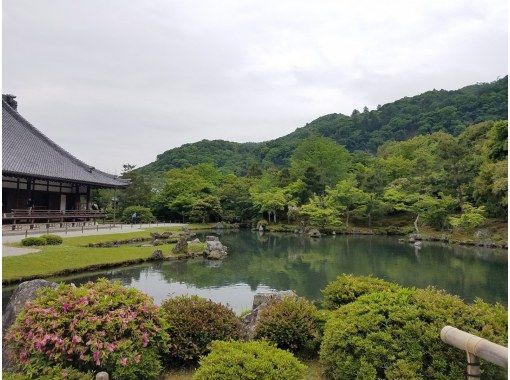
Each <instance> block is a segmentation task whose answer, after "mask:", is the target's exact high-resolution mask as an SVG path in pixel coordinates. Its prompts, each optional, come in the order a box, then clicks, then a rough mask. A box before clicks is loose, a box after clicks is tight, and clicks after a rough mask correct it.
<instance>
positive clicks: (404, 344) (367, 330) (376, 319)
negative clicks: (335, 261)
mask: <svg viewBox="0 0 510 380" xmlns="http://www.w3.org/2000/svg"><path fill="white" fill-rule="evenodd" d="M446 325H453V326H455V327H457V328H459V329H461V330H464V331H467V332H470V333H473V334H476V335H478V336H482V337H484V338H487V339H489V340H491V341H493V342H496V343H499V344H503V345H506V342H507V327H508V326H507V312H506V310H505V308H504V307H503V306H501V305H495V306H492V305H488V304H485V303H483V302H482V301H477V302H475V303H474V304H473V305H466V304H465V303H464V302H463V301H461V300H460V298H458V297H456V296H451V295H449V294H446V293H443V292H440V291H437V290H435V289H426V290H414V289H401V290H396V291H390V292H388V291H383V292H377V291H376V292H373V293H367V294H365V295H363V296H361V297H359V298H358V299H356V300H355V301H354V302H351V303H348V304H346V305H343V306H341V307H340V308H339V309H337V311H335V312H334V313H333V315H332V316H331V317H330V318H329V320H328V322H327V323H326V327H325V332H324V340H323V342H322V345H321V352H320V357H321V362H322V363H323V365H324V367H325V373H326V375H327V376H328V377H329V378H332V379H346V378H349V379H354V378H363V379H374V380H375V379H444V380H446V379H461V378H463V377H464V372H465V356H466V354H465V352H462V351H461V350H458V349H456V348H454V347H452V346H449V345H447V344H445V343H443V342H442V341H441V340H440V339H439V331H440V330H441V328H443V327H444V326H446ZM482 368H483V370H484V376H486V377H487V378H490V379H503V378H506V376H505V371H504V370H503V369H501V368H499V367H496V366H494V365H492V364H490V363H482Z"/></svg>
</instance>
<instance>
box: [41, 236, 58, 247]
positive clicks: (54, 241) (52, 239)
mask: <svg viewBox="0 0 510 380" xmlns="http://www.w3.org/2000/svg"><path fill="white" fill-rule="evenodd" d="M40 237H41V238H42V239H44V240H45V241H46V244H47V245H60V244H62V241H63V240H62V238H61V237H60V236H58V235H53V234H44V235H41V236H40Z"/></svg>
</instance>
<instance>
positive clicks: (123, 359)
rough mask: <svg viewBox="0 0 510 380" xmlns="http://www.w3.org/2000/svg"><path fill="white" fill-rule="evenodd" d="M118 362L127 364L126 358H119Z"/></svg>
mask: <svg viewBox="0 0 510 380" xmlns="http://www.w3.org/2000/svg"><path fill="white" fill-rule="evenodd" d="M120 364H122V365H123V366H126V365H127V358H122V359H120Z"/></svg>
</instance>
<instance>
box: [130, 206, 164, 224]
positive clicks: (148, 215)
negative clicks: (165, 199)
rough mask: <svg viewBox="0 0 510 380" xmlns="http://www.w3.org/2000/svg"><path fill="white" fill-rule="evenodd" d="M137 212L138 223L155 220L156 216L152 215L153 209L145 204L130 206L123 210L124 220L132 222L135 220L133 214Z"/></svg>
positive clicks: (136, 220)
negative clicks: (144, 205)
mask: <svg viewBox="0 0 510 380" xmlns="http://www.w3.org/2000/svg"><path fill="white" fill-rule="evenodd" d="M134 213H136V219H135V220H134V222H136V223H151V222H155V221H156V218H155V217H154V215H152V211H151V210H150V208H148V207H143V206H129V207H126V208H125V209H124V211H123V212H122V221H124V222H127V223H131V222H133V218H132V217H133V214H134Z"/></svg>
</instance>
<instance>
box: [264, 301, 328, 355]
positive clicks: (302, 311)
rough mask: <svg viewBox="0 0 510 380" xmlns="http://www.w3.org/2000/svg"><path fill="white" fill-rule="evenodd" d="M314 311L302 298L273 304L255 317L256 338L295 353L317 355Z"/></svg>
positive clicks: (318, 321)
mask: <svg viewBox="0 0 510 380" xmlns="http://www.w3.org/2000/svg"><path fill="white" fill-rule="evenodd" d="M319 326H320V318H319V313H318V310H317V308H316V307H315V306H314V304H312V303H311V302H310V301H308V300H306V299H304V298H301V297H299V298H294V297H285V298H283V299H282V300H274V301H272V302H271V303H270V304H269V305H268V306H267V307H266V308H264V309H262V310H261V311H260V313H259V315H258V321H257V325H256V327H255V339H266V340H268V341H270V342H273V343H275V344H276V346H277V347H278V348H282V349H284V350H289V351H292V352H294V353H302V354H313V353H317V350H318V348H319V345H320V340H321V332H320V328H319Z"/></svg>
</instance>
